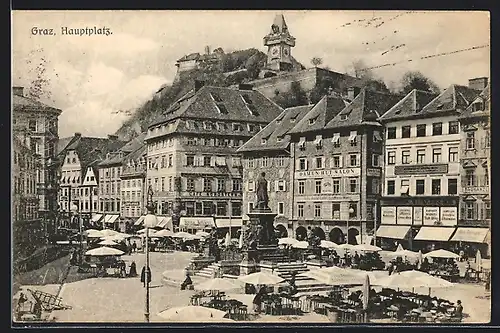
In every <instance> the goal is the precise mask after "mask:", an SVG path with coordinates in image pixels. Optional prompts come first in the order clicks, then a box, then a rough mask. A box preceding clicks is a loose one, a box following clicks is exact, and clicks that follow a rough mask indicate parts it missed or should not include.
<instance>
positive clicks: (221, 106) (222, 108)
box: [215, 103, 229, 114]
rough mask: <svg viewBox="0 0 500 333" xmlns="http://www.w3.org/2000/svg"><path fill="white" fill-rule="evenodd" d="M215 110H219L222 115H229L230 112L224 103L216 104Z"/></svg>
mask: <svg viewBox="0 0 500 333" xmlns="http://www.w3.org/2000/svg"><path fill="white" fill-rule="evenodd" d="M215 108H216V109H217V111H218V112H219V113H221V114H228V113H229V111H227V108H226V106H225V105H224V103H216V104H215Z"/></svg>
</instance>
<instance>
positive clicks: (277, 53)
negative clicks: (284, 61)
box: [271, 46, 280, 56]
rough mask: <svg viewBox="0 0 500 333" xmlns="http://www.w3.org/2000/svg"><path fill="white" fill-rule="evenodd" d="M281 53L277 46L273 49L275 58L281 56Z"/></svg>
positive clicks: (272, 52)
mask: <svg viewBox="0 0 500 333" xmlns="http://www.w3.org/2000/svg"><path fill="white" fill-rule="evenodd" d="M279 53H280V50H279V48H278V47H276V46H275V47H273V48H272V49H271V54H272V55H273V56H278V55H279Z"/></svg>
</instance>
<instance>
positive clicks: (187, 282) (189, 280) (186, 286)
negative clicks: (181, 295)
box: [181, 272, 193, 290]
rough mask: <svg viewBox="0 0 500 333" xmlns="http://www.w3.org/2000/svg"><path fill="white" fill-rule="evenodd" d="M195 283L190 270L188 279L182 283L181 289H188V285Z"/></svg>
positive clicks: (187, 273) (187, 275)
mask: <svg viewBox="0 0 500 333" xmlns="http://www.w3.org/2000/svg"><path fill="white" fill-rule="evenodd" d="M192 285H193V280H191V277H190V276H189V272H186V279H184V282H182V284H181V290H186V288H188V286H192Z"/></svg>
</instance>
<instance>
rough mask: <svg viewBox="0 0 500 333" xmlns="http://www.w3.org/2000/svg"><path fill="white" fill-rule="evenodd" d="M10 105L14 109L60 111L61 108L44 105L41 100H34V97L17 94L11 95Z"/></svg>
mask: <svg viewBox="0 0 500 333" xmlns="http://www.w3.org/2000/svg"><path fill="white" fill-rule="evenodd" d="M12 105H13V107H14V110H15V111H16V110H30V109H33V110H37V111H42V110H43V111H54V112H58V113H61V110H59V109H56V108H54V107H52V106H49V105H46V104H44V103H42V102H39V101H35V100H34V99H31V98H28V97H25V96H19V95H13V96H12Z"/></svg>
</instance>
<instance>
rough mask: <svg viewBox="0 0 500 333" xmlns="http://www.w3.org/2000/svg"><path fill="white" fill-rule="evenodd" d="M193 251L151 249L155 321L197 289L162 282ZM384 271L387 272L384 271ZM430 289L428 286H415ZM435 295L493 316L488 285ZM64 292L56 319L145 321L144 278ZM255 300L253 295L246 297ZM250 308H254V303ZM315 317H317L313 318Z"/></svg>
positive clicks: (477, 316) (475, 316)
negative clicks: (182, 288) (487, 290)
mask: <svg viewBox="0 0 500 333" xmlns="http://www.w3.org/2000/svg"><path fill="white" fill-rule="evenodd" d="M192 256H193V254H191V253H186V252H176V253H158V252H152V253H151V257H150V258H151V264H150V265H151V270H152V282H151V290H150V295H151V296H150V297H151V298H150V313H151V321H152V322H161V321H164V320H162V318H161V317H159V316H158V315H157V314H158V313H159V312H160V311H162V310H165V309H167V308H170V307H173V306H185V305H188V304H189V298H190V296H191V295H192V294H193V291H189V290H185V291H181V290H179V288H176V287H170V286H164V285H162V283H161V280H162V273H164V272H165V271H170V270H172V271H179V270H182V269H183V268H184V267H186V266H187V265H188V263H189V261H190V259H191V257H192ZM123 259H125V260H128V261H132V260H133V261H135V262H136V264H137V270H138V273H140V271H141V269H142V267H143V265H144V260H145V257H144V254H141V253H139V254H132V255H131V256H124V257H123ZM380 274H386V273H382V272H380ZM415 291H416V292H421V293H427V292H428V290H415ZM432 295H433V296H437V297H441V298H445V299H449V300H450V301H452V302H456V301H457V300H458V299H460V300H462V302H463V306H464V313H466V314H468V316H467V317H466V318H465V319H464V321H465V322H476V323H479V322H481V323H484V322H488V321H489V320H490V305H491V304H490V300H489V299H488V298H487V297H486V293H485V291H484V286H482V285H475V284H457V285H456V286H454V287H453V288H447V289H436V290H432ZM60 296H61V297H62V298H63V300H64V303H66V304H68V305H71V306H72V309H71V310H61V311H54V312H53V313H52V317H53V318H54V320H55V321H56V322H143V321H144V304H145V290H144V288H143V286H142V283H141V282H140V278H139V277H137V278H125V279H118V278H92V279H87V280H82V281H77V282H72V283H67V284H65V285H64V287H63V289H62V291H61V294H60ZM245 303H251V297H246V298H245ZM248 305H249V309H251V306H250V305H251V304H248ZM311 320H313V318H311Z"/></svg>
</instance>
